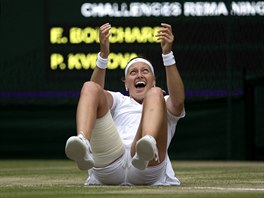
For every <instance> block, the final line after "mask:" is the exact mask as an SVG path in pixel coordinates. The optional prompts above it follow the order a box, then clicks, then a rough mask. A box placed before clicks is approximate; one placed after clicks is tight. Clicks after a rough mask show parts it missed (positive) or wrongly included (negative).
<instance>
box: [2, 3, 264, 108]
mask: <svg viewBox="0 0 264 198" xmlns="http://www.w3.org/2000/svg"><path fill="white" fill-rule="evenodd" d="M12 2H13V3H12ZM16 6H17V9H16ZM1 10H2V13H1V18H2V19H3V20H2V22H3V23H2V24H3V31H2V30H1V31H2V32H1V33H3V36H2V37H1V38H2V41H1V47H2V49H1V50H3V51H2V55H3V58H1V74H0V75H1V78H2V79H3V80H2V86H1V90H0V98H1V101H5V102H7V103H8V102H10V100H9V99H10V98H11V99H12V100H14V101H16V99H17V98H23V99H26V100H27V98H30V99H33V100H34V98H35V99H36V100H35V101H37V100H38V99H43V100H44V102H45V100H49V99H51V101H54V102H57V101H60V100H65V99H67V98H68V99H70V100H71V99H72V98H75V99H76V98H77V97H78V95H79V91H80V88H81V86H82V83H83V82H85V81H86V80H89V79H90V76H91V74H92V71H93V69H94V67H95V61H96V57H97V53H98V52H99V49H100V48H99V41H98V33H99V31H98V27H99V26H100V25H102V24H104V23H106V22H109V23H111V25H112V30H111V32H112V36H111V37H110V42H111V54H110V55H109V60H110V61H109V65H108V71H107V76H106V80H107V81H106V82H107V83H106V88H107V89H110V90H116V91H121V92H124V86H123V83H122V81H121V78H122V77H123V76H124V68H125V66H126V63H127V62H128V61H129V59H130V58H132V57H134V56H137V55H143V56H145V57H146V58H148V59H149V60H150V61H151V62H152V63H153V65H154V67H155V71H156V72H155V73H156V77H157V82H158V86H161V87H162V88H163V89H166V80H165V73H164V68H163V66H162V59H161V48H160V44H159V42H158V41H157V40H156V39H155V37H154V35H155V34H156V32H157V30H158V28H159V27H160V23H162V22H165V23H169V24H171V25H172V28H173V33H174V36H175V41H174V46H173V51H174V54H175V57H176V61H177V66H178V69H179V71H180V73H181V75H182V78H183V80H184V83H185V89H186V96H187V99H188V100H196V99H198V100H199V99H202V100H203V99H211V98H223V97H226V96H228V95H229V96H234V97H236V96H238V97H239V96H242V95H243V79H244V76H245V73H246V75H248V76H256V75H263V73H264V1H188V2H186V1H169V0H168V1H119V0H117V1H89V0H68V1H63V0H47V1H41V0H38V1H33V0H30V1H25V2H21V1H17V0H12V1H10V2H9V1H5V2H1ZM13 11H16V12H17V16H18V17H16V15H14V14H12V13H13ZM23 21H24V22H23ZM25 21H26V22H25ZM16 23H17V24H16ZM11 24H12V25H11ZM12 29H14V30H12ZM9 30H12V31H9ZM12 32H19V35H15V33H12ZM2 43H3V45H2ZM36 46H38V47H36ZM35 49H36V50H35ZM11 52H12V53H11ZM7 55H10V57H8V56H7ZM11 55H13V56H12V57H11ZM4 59H6V60H4ZM54 98H56V100H54ZM57 99H58V100H57ZM22 102H23V101H22Z"/></svg>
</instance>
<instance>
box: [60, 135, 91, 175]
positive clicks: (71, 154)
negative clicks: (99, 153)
mask: <svg viewBox="0 0 264 198" xmlns="http://www.w3.org/2000/svg"><path fill="white" fill-rule="evenodd" d="M65 154H66V156H67V157H68V158H69V159H71V160H73V161H75V162H76V163H77V166H78V168H79V169H80V170H89V169H90V168H92V167H94V160H93V157H92V153H91V145H90V143H89V141H88V140H87V139H86V138H85V137H84V135H83V134H79V135H78V136H72V137H70V138H69V139H68V140H67V142H66V146H65Z"/></svg>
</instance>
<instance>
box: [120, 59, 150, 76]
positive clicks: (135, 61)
mask: <svg viewBox="0 0 264 198" xmlns="http://www.w3.org/2000/svg"><path fill="white" fill-rule="evenodd" d="M137 62H143V63H146V64H147V65H148V66H149V67H150V69H151V71H152V73H153V75H155V74H154V68H153V66H152V65H151V63H150V62H149V61H147V60H146V59H144V58H135V59H133V60H132V61H130V62H129V63H128V64H127V66H126V69H125V76H126V75H127V71H128V69H129V67H130V66H131V65H133V64H134V63H137Z"/></svg>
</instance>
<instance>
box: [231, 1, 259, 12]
mask: <svg viewBox="0 0 264 198" xmlns="http://www.w3.org/2000/svg"><path fill="white" fill-rule="evenodd" d="M231 14H232V15H237V16H255V15H260V16H263V15H264V1H259V2H257V3H256V2H248V1H245V2H232V4H231Z"/></svg>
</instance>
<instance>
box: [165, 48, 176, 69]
mask: <svg viewBox="0 0 264 198" xmlns="http://www.w3.org/2000/svg"><path fill="white" fill-rule="evenodd" d="M162 59H163V64H164V66H165V67H168V66H171V65H174V64H176V60H175V58H174V55H173V52H172V51H171V52H170V53H168V54H165V55H164V54H162Z"/></svg>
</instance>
